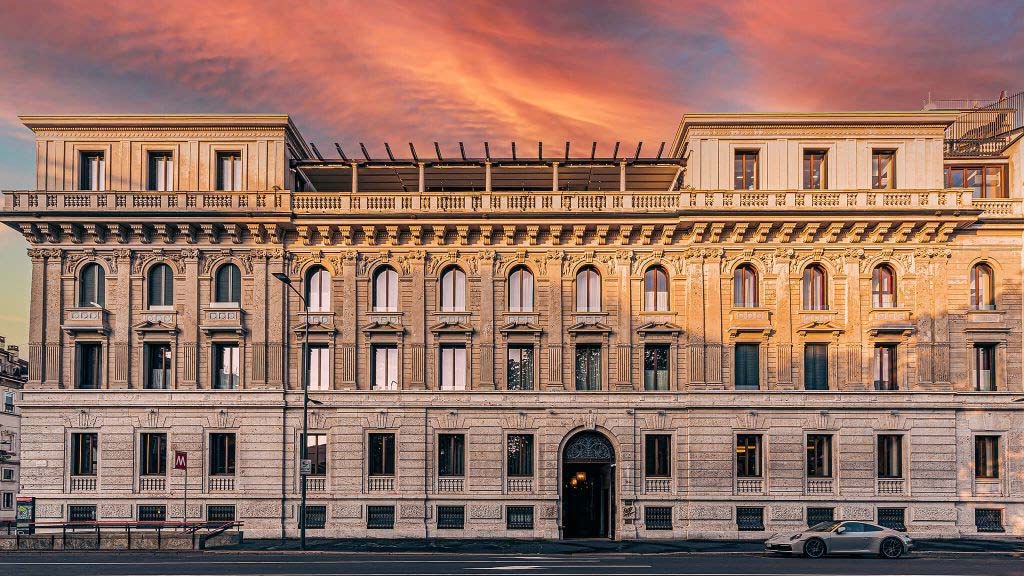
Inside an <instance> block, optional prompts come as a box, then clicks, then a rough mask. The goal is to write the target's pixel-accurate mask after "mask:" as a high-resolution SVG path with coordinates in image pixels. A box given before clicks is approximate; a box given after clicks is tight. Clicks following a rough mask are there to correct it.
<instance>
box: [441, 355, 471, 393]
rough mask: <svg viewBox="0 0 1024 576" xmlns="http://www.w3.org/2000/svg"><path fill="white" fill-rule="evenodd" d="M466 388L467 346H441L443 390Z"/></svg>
mask: <svg viewBox="0 0 1024 576" xmlns="http://www.w3.org/2000/svg"><path fill="white" fill-rule="evenodd" d="M465 389H466V347H465V346H442V347H441V390H465Z"/></svg>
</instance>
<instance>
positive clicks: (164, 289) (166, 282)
mask: <svg viewBox="0 0 1024 576" xmlns="http://www.w3.org/2000/svg"><path fill="white" fill-rule="evenodd" d="M146 284H147V286H146V288H147V291H148V294H149V307H150V308H161V307H169V306H174V273H172V272H171V267H170V266H168V265H167V264H157V265H156V266H153V267H152V268H150V269H149V278H147V279H146Z"/></svg>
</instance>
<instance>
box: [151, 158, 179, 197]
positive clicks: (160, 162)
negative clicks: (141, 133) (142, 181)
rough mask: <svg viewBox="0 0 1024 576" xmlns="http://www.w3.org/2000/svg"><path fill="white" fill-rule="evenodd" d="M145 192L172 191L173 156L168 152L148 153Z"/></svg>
mask: <svg viewBox="0 0 1024 576" xmlns="http://www.w3.org/2000/svg"><path fill="white" fill-rule="evenodd" d="M146 189H147V190H159V191H162V192H171V191H173V190H174V156H172V155H171V153H170V152H150V153H149V177H148V182H147V183H146Z"/></svg>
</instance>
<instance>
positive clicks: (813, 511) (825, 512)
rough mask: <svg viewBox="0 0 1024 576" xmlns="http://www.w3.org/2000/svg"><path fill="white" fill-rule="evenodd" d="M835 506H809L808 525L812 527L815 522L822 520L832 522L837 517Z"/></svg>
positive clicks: (819, 522)
mask: <svg viewBox="0 0 1024 576" xmlns="http://www.w3.org/2000/svg"><path fill="white" fill-rule="evenodd" d="M835 517H836V509H835V508H808V509H807V527H808V528H810V527H811V526H814V525H815V524H821V523H822V522H832V521H833V520H835V519H836V518H835Z"/></svg>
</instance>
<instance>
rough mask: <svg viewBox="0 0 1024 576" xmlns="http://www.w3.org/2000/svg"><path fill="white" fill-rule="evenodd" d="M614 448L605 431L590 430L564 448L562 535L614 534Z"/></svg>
mask: <svg viewBox="0 0 1024 576" xmlns="http://www.w3.org/2000/svg"><path fill="white" fill-rule="evenodd" d="M614 470H615V451H614V449H613V448H612V445H611V442H609V441H608V438H606V437H605V436H604V435H603V434H601V433H599V432H596V431H593V430H587V431H583V432H580V433H579V434H576V435H575V436H573V437H572V438H570V439H569V441H568V442H566V445H565V448H564V449H563V452H562V535H563V536H564V537H565V538H613V537H614V536H615V474H614Z"/></svg>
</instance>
